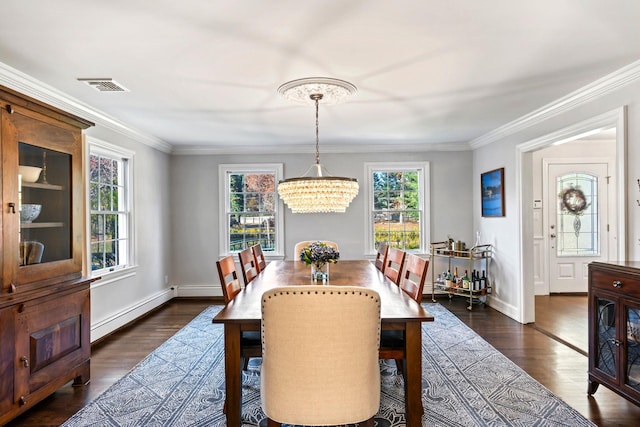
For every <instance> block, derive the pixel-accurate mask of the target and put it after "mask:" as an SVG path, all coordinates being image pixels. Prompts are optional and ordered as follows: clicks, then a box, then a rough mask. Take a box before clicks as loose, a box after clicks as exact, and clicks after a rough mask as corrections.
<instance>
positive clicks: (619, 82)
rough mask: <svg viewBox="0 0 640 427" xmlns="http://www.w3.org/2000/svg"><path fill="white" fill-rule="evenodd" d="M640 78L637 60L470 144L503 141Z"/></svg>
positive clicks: (483, 144) (473, 147) (475, 146)
mask: <svg viewBox="0 0 640 427" xmlns="http://www.w3.org/2000/svg"><path fill="white" fill-rule="evenodd" d="M638 79H640V61H635V62H632V63H631V64H629V65H627V66H625V67H622V68H620V69H618V70H616V71H614V72H613V73H611V74H608V75H606V76H604V77H602V78H600V79H598V80H596V81H594V82H592V83H589V84H588V85H586V86H583V87H582V88H580V89H578V90H576V91H574V92H571V93H569V94H568V95H566V96H564V97H562V98H559V99H557V100H555V101H553V102H551V103H549V104H547V105H545V106H544V107H542V108H539V109H537V110H534V111H532V112H531V113H529V114H526V115H524V116H522V117H520V118H518V119H516V120H514V121H512V122H510V123H507V124H506V125H503V126H500V127H499V128H497V129H495V130H493V131H491V132H489V133H486V134H484V135H482V136H480V137H478V138H476V139H474V140H472V141H471V142H470V143H469V145H470V147H471V149H473V150H475V149H477V148H480V147H483V146H485V145H488V144H491V143H493V142H496V141H499V140H501V139H503V138H505V137H507V136H509V135H512V134H514V133H516V132H519V131H521V130H524V129H527V128H529V127H531V126H534V125H536V124H538V123H541V122H543V121H545V120H548V119H550V118H552V117H554V116H557V115H560V114H562V113H565V112H567V111H570V110H572V109H574V108H576V107H578V106H580V105H584V104H586V103H588V102H591V101H593V100H596V99H598V98H600V97H602V96H605V95H608V94H610V93H612V92H614V91H616V90H618V89H620V88H621V87H623V86H626V85H628V84H631V83H634V82H636V81H638Z"/></svg>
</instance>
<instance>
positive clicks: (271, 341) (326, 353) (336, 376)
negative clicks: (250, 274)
mask: <svg viewBox="0 0 640 427" xmlns="http://www.w3.org/2000/svg"><path fill="white" fill-rule="evenodd" d="M310 330H313V333H312V334H310V333H309V331H310ZM379 335H380V296H379V295H378V293H377V292H376V291H374V290H372V289H366V288H362V287H354V286H299V287H296V288H295V289H292V288H291V287H282V288H276V289H272V290H269V291H267V292H265V293H264V294H263V296H262V342H263V347H262V368H261V372H260V398H261V400H262V410H263V411H264V413H265V414H266V415H267V418H268V424H267V425H268V426H280V425H281V424H282V423H286V424H293V425H315V426H322V425H325V426H326V425H343V424H352V423H360V425H366V426H371V427H373V417H374V415H375V414H376V413H377V412H378V409H379V407H380V366H379V362H378V345H379Z"/></svg>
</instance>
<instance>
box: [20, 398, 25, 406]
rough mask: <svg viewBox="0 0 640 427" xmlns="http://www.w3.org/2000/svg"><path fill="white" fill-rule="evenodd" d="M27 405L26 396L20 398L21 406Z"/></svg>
mask: <svg viewBox="0 0 640 427" xmlns="http://www.w3.org/2000/svg"><path fill="white" fill-rule="evenodd" d="M26 404H27V398H26V397H24V396H20V406H24V405H26Z"/></svg>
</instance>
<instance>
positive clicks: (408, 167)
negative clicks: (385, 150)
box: [365, 162, 430, 255]
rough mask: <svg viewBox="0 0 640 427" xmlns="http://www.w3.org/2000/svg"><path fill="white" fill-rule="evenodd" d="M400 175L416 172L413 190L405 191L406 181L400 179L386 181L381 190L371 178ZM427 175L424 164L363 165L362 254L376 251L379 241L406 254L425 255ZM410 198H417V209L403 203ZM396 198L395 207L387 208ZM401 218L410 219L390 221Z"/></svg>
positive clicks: (428, 216)
mask: <svg viewBox="0 0 640 427" xmlns="http://www.w3.org/2000/svg"><path fill="white" fill-rule="evenodd" d="M404 172H416V173H417V189H412V188H407V187H406V184H407V182H406V181H405V180H404V179H403V180H402V181H399V182H395V183H394V182H392V181H390V180H389V181H388V182H386V183H384V184H385V185H384V187H380V178H381V177H380V176H374V174H380V173H382V174H385V173H386V174H389V173H392V174H396V173H404ZM428 176H429V163H428V162H400V163H365V177H366V178H365V179H366V183H365V184H366V197H367V201H366V203H367V204H366V206H367V209H366V224H367V227H366V235H365V253H366V254H368V255H373V254H375V252H376V250H377V248H376V242H377V241H380V240H382V239H383V238H385V239H388V241H389V243H390V244H391V246H395V247H399V248H401V249H403V250H407V251H409V252H415V253H427V252H428V242H429V241H430V232H429V225H428V224H429V223H430V213H429V210H428V209H427V203H428V200H429V199H430V197H429V186H428ZM376 178H377V180H376ZM403 178H404V177H403ZM411 195H413V196H414V197H415V196H417V197H418V200H417V206H409V205H408V203H407V202H408V201H409V202H411V201H412V200H413V199H410V197H411ZM407 196H409V198H408V197H407ZM380 197H382V199H380ZM398 198H400V199H401V200H400V205H399V206H398V205H396V206H391V207H389V206H388V204H389V203H390V200H395V199H398ZM376 202H378V206H376ZM385 202H386V203H385ZM405 216H408V217H410V218H413V220H412V221H403V222H397V223H395V222H394V220H396V221H399V220H400V219H402V218H403V217H405ZM385 222H386V224H387V225H386V227H385V226H384V224H385ZM408 225H409V227H408ZM416 226H417V227H416Z"/></svg>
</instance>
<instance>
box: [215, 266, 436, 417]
mask: <svg viewBox="0 0 640 427" xmlns="http://www.w3.org/2000/svg"><path fill="white" fill-rule="evenodd" d="M328 277H329V278H328V280H327V281H326V282H322V281H318V282H315V281H313V280H312V278H311V269H310V267H309V266H308V265H305V263H304V262H301V261H271V262H270V263H269V264H268V265H267V267H266V268H265V269H264V270H263V271H261V272H260V273H259V274H258V275H257V276H256V277H255V278H254V279H253V280H252V281H251V282H250V283H249V284H247V285H246V286H245V287H244V288H243V290H242V291H241V292H240V293H238V295H236V297H235V298H234V299H233V300H231V301H229V303H227V305H226V306H225V307H224V308H223V309H222V310H220V312H219V313H218V314H217V315H216V316H215V317H214V318H213V323H219V324H223V325H224V345H225V390H226V417H227V426H230V427H233V426H237V427H240V426H241V425H242V362H241V359H242V352H241V350H242V349H241V335H242V332H243V331H259V330H260V322H261V318H262V311H261V299H262V294H263V293H264V292H265V291H267V290H269V289H273V288H277V287H282V286H302V285H311V284H317V286H324V285H330V286H362V287H364V288H369V289H373V290H375V291H376V292H378V294H379V295H380V319H381V320H380V321H381V324H380V327H381V330H383V331H384V330H395V331H398V330H399V331H403V332H404V375H405V378H404V393H405V419H406V425H407V426H408V427H419V426H422V415H423V414H424V408H423V406H422V333H421V329H422V327H421V326H422V322H432V321H433V320H434V318H433V315H431V314H430V313H429V312H428V311H427V310H426V309H425V308H424V307H423V306H422V305H420V304H419V303H418V302H416V301H415V300H414V299H413V298H411V297H409V296H408V295H407V294H406V293H405V292H404V291H402V289H401V288H400V287H399V286H397V285H396V284H395V283H393V282H392V281H391V280H389V279H388V278H387V277H385V276H384V274H382V272H380V270H378V269H377V268H376V267H375V266H374V264H373V263H372V262H370V261H368V260H340V261H339V262H337V263H332V264H330V265H329V276H328ZM381 356H382V353H381ZM300 380H301V381H304V379H302V378H301V379H300Z"/></svg>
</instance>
